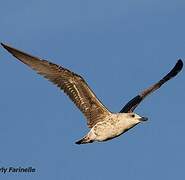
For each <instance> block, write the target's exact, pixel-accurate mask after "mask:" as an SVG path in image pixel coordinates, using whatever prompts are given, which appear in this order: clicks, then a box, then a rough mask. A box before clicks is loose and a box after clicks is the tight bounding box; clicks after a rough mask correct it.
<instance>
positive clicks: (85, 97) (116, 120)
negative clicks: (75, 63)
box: [1, 43, 183, 144]
mask: <svg viewBox="0 0 185 180" xmlns="http://www.w3.org/2000/svg"><path fill="white" fill-rule="evenodd" d="M1 45H2V46H3V47H4V48H5V49H6V50H7V51H8V52H10V53H11V54H12V55H13V56H14V57H16V58H17V59H19V60H20V61H21V62H22V63H24V64H26V65H27V66H29V67H30V68H32V69H33V70H35V71H36V72H37V73H38V74H40V75H42V76H44V77H45V78H47V79H48V80H49V81H51V82H53V83H54V84H56V85H57V86H58V87H59V88H60V89H62V90H63V91H64V92H65V93H66V94H67V95H68V96H69V98H70V99H71V100H72V101H73V102H74V103H75V105H76V106H77V107H78V108H79V109H80V111H81V112H82V113H83V114H84V116H85V117H86V120H87V124H88V127H89V128H90V131H89V132H88V133H87V135H85V136H84V137H83V138H82V139H81V140H79V141H77V142H76V143H77V144H85V143H92V142H94V141H100V142H102V141H107V140H110V139H113V138H115V137H118V136H119V135H121V134H123V133H124V132H126V131H128V130H129V129H131V128H133V127H134V126H136V125H137V124H139V123H141V122H144V121H146V120H147V118H146V117H142V116H139V115H138V114H136V113H134V112H133V111H134V110H135V108H136V107H137V106H138V105H139V104H140V102H141V101H142V100H143V99H144V98H145V97H146V96H148V95H149V94H151V93H152V92H153V91H155V90H157V89H159V88H160V87H161V86H162V85H163V84H164V83H166V82H167V81H168V80H170V79H171V78H173V77H175V76H176V75H177V74H178V73H179V72H180V71H181V69H182V67H183V62H182V60H180V59H179V60H178V61H177V63H176V64H175V66H174V67H173V68H172V70H171V71H170V72H169V73H168V74H167V75H166V76H164V77H163V78H162V79H161V80H160V81H158V82H157V83H155V84H153V85H152V86H150V87H149V88H147V89H145V90H144V91H142V92H141V93H139V94H138V95H137V96H135V97H134V98H133V99H131V100H130V101H129V102H128V103H127V104H126V105H125V106H124V107H123V108H122V110H121V111H120V112H119V113H112V112H111V111H109V110H108V109H107V108H106V107H105V106H104V105H103V104H102V102H101V101H100V100H99V99H98V98H97V97H96V95H95V93H94V92H93V91H92V90H91V89H90V87H89V86H88V84H87V83H86V81H85V80H84V78H83V77H81V76H80V75H78V74H76V73H74V72H72V71H70V70H68V69H66V68H64V67H62V66H59V65H57V64H54V63H52V62H49V61H46V60H43V59H41V58H38V57H34V56H32V55H30V54H27V53H25V52H23V51H20V50H18V49H15V48H13V47H11V46H8V45H5V44H3V43H1Z"/></svg>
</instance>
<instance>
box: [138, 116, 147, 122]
mask: <svg viewBox="0 0 185 180" xmlns="http://www.w3.org/2000/svg"><path fill="white" fill-rule="evenodd" d="M140 121H142V122H144V121H148V118H147V117H141V118H140Z"/></svg>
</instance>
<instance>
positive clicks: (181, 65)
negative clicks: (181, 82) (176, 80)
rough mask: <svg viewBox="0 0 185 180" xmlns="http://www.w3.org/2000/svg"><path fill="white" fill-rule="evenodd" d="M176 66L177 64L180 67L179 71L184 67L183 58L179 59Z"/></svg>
mask: <svg viewBox="0 0 185 180" xmlns="http://www.w3.org/2000/svg"><path fill="white" fill-rule="evenodd" d="M176 66H177V69H179V71H180V70H181V69H182V68H183V61H182V60H181V59H179V60H178V61H177V64H176Z"/></svg>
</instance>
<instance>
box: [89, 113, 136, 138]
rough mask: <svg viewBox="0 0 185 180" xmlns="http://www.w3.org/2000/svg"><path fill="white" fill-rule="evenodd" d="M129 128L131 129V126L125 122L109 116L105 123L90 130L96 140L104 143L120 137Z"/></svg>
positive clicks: (100, 123) (98, 124)
mask: <svg viewBox="0 0 185 180" xmlns="http://www.w3.org/2000/svg"><path fill="white" fill-rule="evenodd" d="M131 127H133V125H132V124H130V123H129V122H128V121H127V120H124V119H121V118H119V117H117V116H111V117H109V118H107V119H106V120H105V121H102V122H99V123H97V124H96V125H95V126H94V127H93V129H92V130H93V133H94V134H95V135H96V140H98V141H105V140H108V139H112V138H114V137H117V136H119V135H121V134H122V133H124V132H125V131H126V130H128V129H130V128H131Z"/></svg>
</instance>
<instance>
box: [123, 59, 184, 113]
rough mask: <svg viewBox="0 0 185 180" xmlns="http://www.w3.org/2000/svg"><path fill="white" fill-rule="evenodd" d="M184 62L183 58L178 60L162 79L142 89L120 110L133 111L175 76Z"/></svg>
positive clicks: (124, 111)
mask: <svg viewBox="0 0 185 180" xmlns="http://www.w3.org/2000/svg"><path fill="white" fill-rule="evenodd" d="M182 67H183V62H182V60H180V59H179V60H178V61H177V63H176V65H175V66H174V67H173V69H172V70H171V71H170V72H169V73H168V74H167V75H166V76H164V77H163V78H162V79H161V80H160V81H158V82H157V83H155V84H154V85H152V86H150V87H149V88H147V89H145V90H144V91H142V92H141V93H140V94H139V95H137V96H135V97H134V98H133V99H131V100H130V101H129V102H128V103H127V104H126V105H125V106H124V107H123V109H122V110H121V111H120V112H121V113H127V112H133V111H134V109H135V108H136V107H137V106H138V105H139V104H140V102H141V101H142V100H143V99H144V98H145V97H146V96H148V95H149V94H151V93H152V92H154V91H155V90H157V89H159V88H160V87H161V86H162V85H163V84H164V83H166V82H167V81H168V80H170V79H171V78H173V77H175V76H176V75H177V74H178V73H179V72H180V71H181V69H182Z"/></svg>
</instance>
